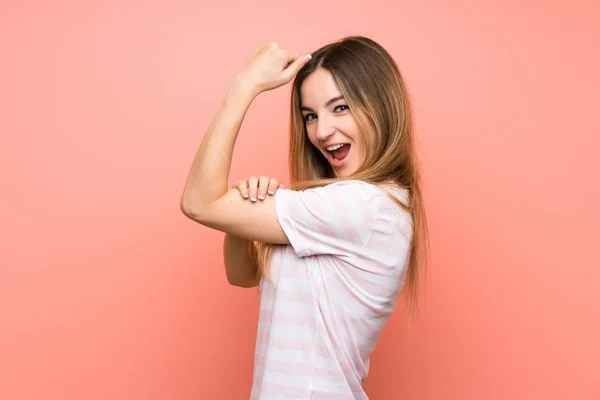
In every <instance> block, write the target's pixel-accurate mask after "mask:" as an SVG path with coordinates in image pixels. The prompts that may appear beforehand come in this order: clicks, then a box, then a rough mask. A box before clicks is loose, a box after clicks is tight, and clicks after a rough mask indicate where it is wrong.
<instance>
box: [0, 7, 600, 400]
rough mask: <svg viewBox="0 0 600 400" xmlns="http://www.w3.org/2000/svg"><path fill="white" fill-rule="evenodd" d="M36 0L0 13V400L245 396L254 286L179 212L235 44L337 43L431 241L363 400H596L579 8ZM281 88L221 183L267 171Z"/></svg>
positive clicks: (593, 42) (599, 11) (594, 158)
mask: <svg viewBox="0 0 600 400" xmlns="http://www.w3.org/2000/svg"><path fill="white" fill-rule="evenodd" d="M37 3H38V4H33V3H32V2H26V3H21V4H20V5H3V6H2V10H0V49H1V51H2V56H1V59H2V62H1V63H0V87H1V88H2V89H1V92H2V94H1V95H0V124H1V125H0V131H1V134H2V146H0V175H1V176H2V207H0V220H1V221H2V222H1V223H2V229H1V230H0V246H1V249H0V257H1V258H0V262H1V270H0V272H1V275H0V328H1V329H0V399H6V400H17V399H18V400H24V399H36V400H37V399H40V400H42V399H43V400H59V399H60V400H74V399H78V400H79V399H85V400H96V399H113V400H116V399H127V400H142V399H143V400H154V399H156V400H159V399H160V400H162V399H181V400H187V399H189V400H191V399H242V398H247V397H248V393H249V388H250V384H251V368H252V357H253V344H254V338H255V327H256V317H257V305H258V297H257V292H256V291H255V290H241V289H236V288H232V287H229V286H228V285H227V284H226V281H225V275H224V273H223V265H222V255H221V240H222V235H221V234H220V233H217V232H213V231H210V230H208V229H206V228H203V227H201V226H199V225H195V224H193V223H192V222H191V221H189V220H187V219H186V218H185V217H184V216H183V215H182V214H181V213H180V211H179V197H180V194H181V190H182V188H183V184H184V180H185V178H186V175H187V172H188V168H189V166H190V163H191V159H192V157H193V155H194V153H195V151H196V148H197V146H198V144H199V143H200V140H201V138H202V134H203V129H205V128H206V127H207V125H208V123H209V122H210V119H211V118H212V115H213V113H214V112H215V111H216V108H217V106H218V104H219V102H220V100H221V98H222V95H223V94H224V90H225V89H226V87H227V86H228V84H229V80H230V79H231V77H232V76H233V75H234V74H235V72H236V71H237V69H238V68H239V67H240V66H241V65H242V63H243V62H244V61H245V60H246V59H247V57H248V56H249V55H250V53H251V52H252V51H253V50H254V49H255V47H257V46H258V45H259V44H261V43H263V42H267V41H278V42H280V43H281V44H282V45H285V46H288V47H289V48H291V49H294V50H298V51H310V50H312V49H315V48H316V47H318V46H320V45H322V44H324V43H326V42H328V41H331V40H334V39H337V38H339V37H341V36H344V35H346V34H364V35H368V36H371V37H373V38H374V39H376V40H378V41H380V42H381V43H382V44H383V45H384V46H385V47H386V48H388V49H389V51H390V52H391V53H392V54H393V55H394V57H395V58H396V59H397V60H398V62H399V64H400V66H401V69H402V71H403V73H404V74H405V76H406V79H407V81H408V84H409V86H410V89H411V91H412V93H413V96H414V102H415V112H416V116H417V126H418V132H419V136H420V142H421V149H422V158H423V165H424V178H425V189H426V196H427V197H426V199H427V207H428V210H429V219H430V225H431V240H432V254H431V260H432V262H431V265H430V269H429V278H428V292H427V298H426V303H425V305H424V312H423V315H422V318H421V320H420V325H419V326H418V328H417V330H416V331H415V332H414V334H412V335H409V334H408V333H407V331H406V328H405V319H404V314H403V313H402V311H401V310H400V311H399V312H398V313H397V314H396V315H395V316H394V318H393V319H392V321H391V323H390V325H389V326H388V327H387V328H386V331H385V332H384V335H383V338H382V340H381V343H380V345H379V347H378V349H377V350H376V353H375V355H374V360H373V364H372V370H371V377H370V378H369V382H368V384H367V388H368V391H369V393H370V395H371V397H372V398H373V399H401V398H402V399H404V398H409V399H462V400H464V399H509V398H510V399H600V366H599V364H598V360H599V358H600V318H599V316H600V294H599V292H598V284H599V283H600V257H599V256H598V239H599V236H600V234H599V227H600V211H599V210H598V204H599V203H600V189H599V181H600V178H599V175H600V163H599V156H598V149H599V145H600V139H599V137H600V123H599V112H598V105H599V104H600V103H599V100H598V99H599V97H598V96H599V95H598V92H599V89H600V79H599V78H598V74H599V71H600V51H599V49H600V28H599V24H598V20H600V5H598V3H597V2H595V4H593V3H594V2H592V1H587V2H585V1H583V0H582V1H576V2H568V1H566V0H563V1H552V2H548V1H535V2H533V1H529V2H520V1H509V2H504V1H495V2H481V1H475V0H461V1H452V2H448V1H437V2H435V1H419V2H416V1H411V2H409V1H405V2H402V4H398V3H392V2H388V3H387V4H384V3H383V2H379V3H378V2H369V3H367V2H365V1H345V2H323V1H318V2H317V1H308V2H293V3H285V2H281V1H272V0H263V1H258V2H256V1H253V2H249V1H248V2H247V1H241V0H240V1H237V2H235V4H233V2H225V3H221V2H211V4H206V3H204V2H202V1H196V2H193V1H188V2H183V1H175V2H174V1H163V2H158V1H151V2H148V1H144V2H142V1H133V0H129V1H126V2H122V1H119V2H117V1H112V2H101V1H96V2H95V3H90V2H86V3H84V2H75V1H70V2H67V1H55V2H41V1H39V2H37ZM521 3H525V4H521ZM14 4H19V3H17V2H14ZM229 7H231V8H230V9H229V10H227V11H226V9H227V8H229ZM288 90H289V87H287V88H286V89H280V90H278V91H275V92H269V93H266V94H265V95H263V96H261V97H260V98H259V99H258V100H257V101H256V103H255V105H254V106H253V108H252V109H251V111H250V113H249V115H248V118H247V120H246V122H245V124H244V127H243V132H242V134H241V135H240V139H239V142H238V147H237V149H236V155H235V163H234V166H233V175H232V179H234V178H235V179H237V178H241V177H244V176H246V175H249V174H268V175H273V176H276V177H279V178H282V179H284V180H285V179H287V169H286V156H287V148H286V146H287V113H288V109H287V101H288V100H287V96H288Z"/></svg>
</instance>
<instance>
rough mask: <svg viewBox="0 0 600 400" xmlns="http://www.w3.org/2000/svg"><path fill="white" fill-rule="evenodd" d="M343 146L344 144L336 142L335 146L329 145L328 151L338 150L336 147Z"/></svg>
mask: <svg viewBox="0 0 600 400" xmlns="http://www.w3.org/2000/svg"><path fill="white" fill-rule="evenodd" d="M342 146H343V144H336V145H335V146H329V147H328V148H327V150H328V151H334V150H336V149H339V148H340V147H342Z"/></svg>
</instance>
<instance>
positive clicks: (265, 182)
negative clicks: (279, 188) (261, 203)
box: [258, 176, 269, 200]
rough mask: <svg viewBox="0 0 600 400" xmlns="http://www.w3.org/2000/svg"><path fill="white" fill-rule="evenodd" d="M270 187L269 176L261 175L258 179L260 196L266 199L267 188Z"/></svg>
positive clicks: (261, 198)
mask: <svg viewBox="0 0 600 400" xmlns="http://www.w3.org/2000/svg"><path fill="white" fill-rule="evenodd" d="M268 187H269V178H267V177H266V176H261V177H260V178H259V180H258V198H259V199H260V200H264V199H265V197H267V188H268Z"/></svg>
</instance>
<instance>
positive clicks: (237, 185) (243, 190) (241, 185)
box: [233, 179, 248, 199]
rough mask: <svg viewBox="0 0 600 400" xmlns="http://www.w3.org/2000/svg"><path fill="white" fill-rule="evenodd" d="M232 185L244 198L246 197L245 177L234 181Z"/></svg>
mask: <svg viewBox="0 0 600 400" xmlns="http://www.w3.org/2000/svg"><path fill="white" fill-rule="evenodd" d="M233 187H234V188H236V189H237V190H238V191H239V192H240V195H241V196H242V197H243V198H245V199H247V198H248V185H247V183H246V180H245V179H241V180H239V181H237V182H236V183H235V185H233Z"/></svg>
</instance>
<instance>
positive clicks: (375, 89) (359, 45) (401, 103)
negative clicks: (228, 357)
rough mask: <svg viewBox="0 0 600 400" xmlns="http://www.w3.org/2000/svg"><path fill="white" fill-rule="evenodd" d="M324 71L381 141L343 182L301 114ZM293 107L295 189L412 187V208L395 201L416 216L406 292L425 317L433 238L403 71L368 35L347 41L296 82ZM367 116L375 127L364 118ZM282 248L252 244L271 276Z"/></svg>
mask: <svg viewBox="0 0 600 400" xmlns="http://www.w3.org/2000/svg"><path fill="white" fill-rule="evenodd" d="M317 68H324V69H326V70H327V71H329V72H330V73H331V74H332V76H333V78H334V79H335V82H336V83H337V85H338V87H339V88H340V90H341V92H342V94H343V96H344V98H345V99H346V101H347V104H348V106H349V109H350V111H351V112H352V113H353V115H354V117H355V118H356V119H357V122H358V124H359V126H360V128H361V131H362V132H367V129H366V128H367V126H368V125H367V124H370V126H371V127H372V128H373V129H372V131H373V132H374V137H373V138H372V139H373V140H367V158H366V160H365V162H364V164H363V165H362V166H361V167H360V168H359V170H358V171H356V173H354V174H353V175H351V176H348V177H344V178H336V177H335V175H334V171H333V169H332V168H331V166H330V164H329V162H328V161H327V160H326V159H325V157H323V155H322V154H321V153H320V151H319V150H317V149H316V148H315V147H314V146H313V145H312V143H311V142H310V141H309V139H308V137H307V134H306V128H305V122H304V118H303V116H302V113H301V111H300V106H301V98H300V88H301V86H302V83H303V82H304V80H305V79H306V78H307V77H308V76H309V75H310V74H311V73H313V72H314V71H315V70H316V69H317ZM290 106H291V121H290V147H289V160H290V165H289V168H290V181H291V187H290V188H291V189H292V190H305V189H309V188H315V187H320V186H325V185H328V184H330V183H333V182H337V181H341V180H348V179H353V180H362V181H365V182H368V183H372V184H375V185H379V184H383V183H386V182H390V181H393V182H394V183H395V184H397V185H399V186H400V187H403V188H405V189H408V192H409V199H410V202H409V204H408V205H405V204H402V203H401V202H399V201H397V200H396V199H395V198H393V200H394V201H396V203H397V204H398V206H399V207H402V208H403V209H405V210H407V211H408V212H409V213H410V215H411V218H412V223H413V236H412V239H411V245H410V255H409V260H408V269H407V272H406V280H405V286H404V288H403V293H404V294H405V295H406V300H407V302H406V306H407V308H408V309H409V311H410V312H411V313H412V315H413V316H415V315H416V314H417V313H418V289H419V284H420V280H421V279H420V276H419V275H424V273H425V269H426V258H427V251H428V233H427V222H426V218H425V208H424V204H423V198H422V193H421V183H420V176H419V168H418V161H417V156H416V149H415V138H414V130H413V117H412V112H411V105H410V99H409V95H408V91H407V89H406V86H405V84H404V81H403V78H402V76H401V74H400V71H399V69H398V66H397V65H396V63H395V62H394V60H393V59H392V57H391V56H390V55H389V54H388V52H387V51H386V50H385V49H384V48H383V47H382V46H381V45H379V44H378V43H376V42H375V41H373V40H371V39H369V38H366V37H362V36H350V37H346V38H343V39H341V40H339V41H337V42H334V43H331V44H328V45H326V46H324V47H322V48H320V49H319V50H317V51H316V52H314V53H313V54H312V59H311V61H310V62H309V63H307V64H306V65H305V66H304V67H303V68H302V69H301V70H300V71H299V73H298V74H297V75H296V77H295V79H294V82H293V85H292V93H291V105H290ZM357 111H360V113H359V112H357ZM362 116H365V117H366V118H367V119H368V121H365V120H363V118H362ZM276 246H277V245H274V244H270V243H258V246H257V247H254V246H252V252H251V253H252V254H253V256H254V261H255V263H256V264H257V265H258V274H259V275H260V276H261V277H265V278H268V277H269V266H270V263H271V258H272V255H273V250H274V248H275V247H276Z"/></svg>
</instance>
